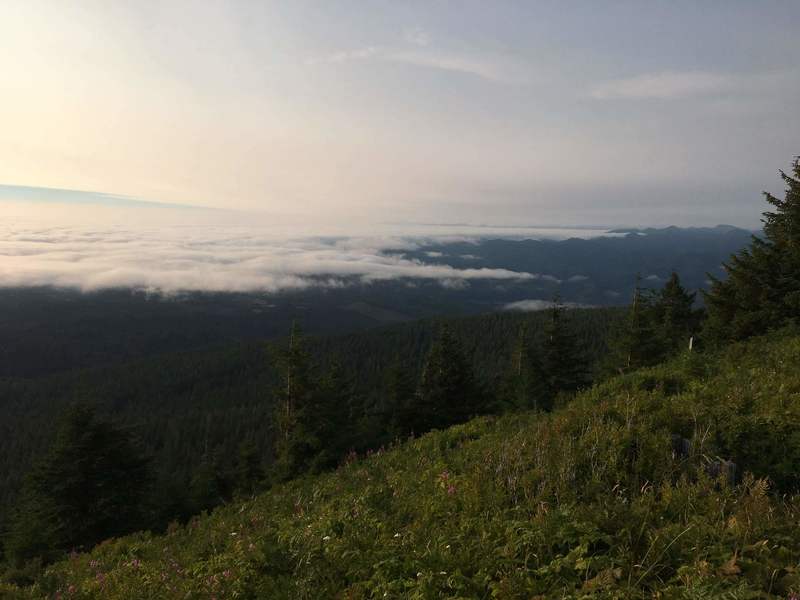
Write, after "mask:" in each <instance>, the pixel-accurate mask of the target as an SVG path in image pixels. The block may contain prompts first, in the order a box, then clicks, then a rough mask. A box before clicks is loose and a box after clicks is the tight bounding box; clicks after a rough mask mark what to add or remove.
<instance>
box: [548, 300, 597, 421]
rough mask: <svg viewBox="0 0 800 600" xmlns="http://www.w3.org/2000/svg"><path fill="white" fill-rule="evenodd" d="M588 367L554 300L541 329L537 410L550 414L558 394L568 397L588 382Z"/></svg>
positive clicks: (559, 301)
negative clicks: (567, 394)
mask: <svg viewBox="0 0 800 600" xmlns="http://www.w3.org/2000/svg"><path fill="white" fill-rule="evenodd" d="M588 371H589V365H588V362H587V359H586V356H585V354H584V353H583V351H582V350H581V348H580V344H579V343H578V339H577V337H576V336H575V334H574V333H573V331H572V330H571V328H570V325H569V323H568V320H567V317H566V311H565V308H564V305H563V304H562V303H561V300H560V298H558V297H556V298H555V300H554V301H553V307H552V308H551V309H550V318H549V319H548V320H547V322H546V324H545V327H544V339H543V340H542V348H541V351H540V366H539V373H540V375H541V378H542V384H543V385H542V387H543V390H544V394H543V395H542V397H541V402H540V405H539V406H538V408H540V409H542V410H551V409H552V408H553V402H554V401H555V398H556V396H558V394H560V393H563V392H566V393H572V392H576V391H577V390H579V389H580V388H581V387H583V386H584V385H585V384H586V383H587V381H588Z"/></svg>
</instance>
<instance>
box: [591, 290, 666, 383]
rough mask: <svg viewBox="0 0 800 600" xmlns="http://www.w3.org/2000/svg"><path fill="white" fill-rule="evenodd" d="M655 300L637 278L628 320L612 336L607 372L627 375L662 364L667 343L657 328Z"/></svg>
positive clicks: (606, 363) (607, 359)
mask: <svg viewBox="0 0 800 600" xmlns="http://www.w3.org/2000/svg"><path fill="white" fill-rule="evenodd" d="M652 305H653V301H652V298H651V296H650V295H649V294H646V293H645V292H644V291H643V290H642V288H641V286H640V278H639V277H638V276H637V278H636V285H635V287H634V292H633V300H632V302H631V305H630V308H629V309H628V314H627V316H626V318H625V320H624V321H623V322H622V323H621V325H620V327H619V329H618V330H617V331H616V332H614V333H613V334H612V337H611V339H610V341H609V352H608V354H607V356H606V359H605V370H606V371H607V372H609V373H624V372H627V371H632V370H636V369H639V368H641V367H646V366H650V365H654V364H656V363H658V362H659V361H660V360H661V359H662V358H663V356H664V344H663V341H662V340H661V338H660V336H659V331H658V329H657V328H656V327H655V324H654V319H653V311H652Z"/></svg>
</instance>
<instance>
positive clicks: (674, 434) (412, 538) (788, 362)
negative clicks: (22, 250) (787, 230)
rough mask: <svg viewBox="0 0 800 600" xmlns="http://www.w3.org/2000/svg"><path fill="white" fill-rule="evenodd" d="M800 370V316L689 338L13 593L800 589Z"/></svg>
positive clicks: (424, 594) (574, 593) (375, 594)
mask: <svg viewBox="0 0 800 600" xmlns="http://www.w3.org/2000/svg"><path fill="white" fill-rule="evenodd" d="M798 373H800V337H798V336H797V334H796V333H794V334H790V333H786V332H783V333H778V334H774V335H772V336H770V337H764V338H758V339H754V340H752V341H750V342H748V343H746V344H740V345H735V346H731V347H729V348H728V349H727V350H725V352H724V353H723V354H721V355H719V356H717V357H713V358H708V357H702V356H700V355H694V356H691V357H684V358H681V359H678V360H675V361H673V362H671V363H669V364H666V365H663V366H661V367H658V368H654V369H649V370H644V371H640V372H636V373H633V374H630V375H627V376H624V377H620V378H617V379H615V380H612V381H610V382H608V383H606V384H603V385H601V386H597V387H595V388H593V389H591V390H589V391H587V392H586V393H584V394H582V395H580V396H579V397H578V398H577V399H576V400H575V401H574V402H573V403H571V404H570V405H569V406H568V407H566V408H565V409H562V410H560V411H558V412H555V413H553V414H551V415H539V414H534V413H523V414H510V415H506V416H503V417H500V418H483V419H478V420H475V421H472V422H470V423H467V424H465V425H462V426H458V427H454V428H451V429H448V430H446V431H441V432H433V433H431V434H428V435H426V436H423V437H421V438H419V439H415V440H410V441H408V442H407V443H405V444H402V445H401V446H399V447H397V448H395V449H392V450H389V451H386V452H382V453H377V454H375V455H372V456H370V457H366V458H364V459H361V460H354V461H353V462H351V463H350V464H348V465H347V466H344V467H342V468H340V469H339V470H338V471H336V472H334V473H330V474H326V475H323V476H319V477H308V478H303V479H300V480H296V481H294V482H291V483H289V484H286V485H283V486H280V487H277V488H274V489H273V490H271V491H269V492H267V493H265V494H262V495H260V496H257V497H255V498H252V499H244V500H241V501H238V502H235V503H232V504H230V505H228V506H226V507H223V508H221V509H218V510H216V511H215V512H214V513H213V514H211V515H208V516H202V517H199V518H196V519H194V520H192V521H191V522H190V523H189V524H188V525H187V526H185V527H177V526H176V527H174V528H171V529H170V531H169V532H168V533H167V534H166V535H164V536H153V535H150V534H137V535H132V536H129V537H126V538H123V539H119V540H112V541H109V542H106V543H104V544H102V545H100V546H99V547H97V548H95V549H94V550H93V551H92V552H91V553H89V554H85V555H75V556H73V557H71V558H70V559H68V560H65V561H63V562H61V563H57V564H55V565H53V566H51V567H49V568H48V569H47V570H46V571H45V573H44V574H43V575H42V576H41V577H40V578H39V579H38V581H37V582H36V584H35V585H34V586H33V587H31V588H27V589H24V590H23V589H17V588H12V587H6V588H5V592H6V595H8V596H10V597H20V598H39V597H53V596H56V597H60V598H187V597H192V598H220V599H221V598H439V597H447V598H492V597H495V598H531V597H633V598H637V597H642V598H645V597H647V598H650V597H653V593H654V592H655V591H656V590H658V591H659V592H661V593H662V594H663V595H661V596H659V597H668V598H701V597H709V596H719V595H722V594H724V593H730V594H731V595H730V596H726V597H787V596H788V595H789V594H790V593H792V592H795V591H798V590H800V558H799V557H800V498H796V497H794V496H792V495H791V492H793V491H795V490H797V489H798V488H799V487H800V473H798V472H797V469H796V466H797V465H798V464H800V428H799V427H798V425H800V375H798ZM719 457H721V458H722V459H729V460H732V461H733V462H735V463H736V472H735V473H734V472H733V469H732V468H731V467H730V464H729V463H723V462H722V461H721V460H720V458H719ZM719 467H722V468H719ZM717 472H722V473H728V474H730V475H731V476H732V477H735V478H736V479H737V481H736V485H733V483H734V482H731V481H727V480H726V479H727V476H726V475H721V476H720V477H719V478H715V477H713V476H712V475H714V474H715V473H717ZM709 473H711V475H710V474H709ZM0 591H2V588H0Z"/></svg>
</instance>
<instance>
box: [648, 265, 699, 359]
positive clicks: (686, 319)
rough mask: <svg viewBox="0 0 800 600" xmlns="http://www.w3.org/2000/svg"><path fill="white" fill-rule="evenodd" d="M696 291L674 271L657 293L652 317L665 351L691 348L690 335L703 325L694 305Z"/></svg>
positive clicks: (670, 351)
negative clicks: (689, 287) (690, 288)
mask: <svg viewBox="0 0 800 600" xmlns="http://www.w3.org/2000/svg"><path fill="white" fill-rule="evenodd" d="M696 295H697V294H696V293H691V294H690V293H689V292H687V291H686V289H685V288H684V287H683V286H682V285H681V280H680V278H679V277H678V274H677V273H676V272H674V271H673V272H672V274H671V275H670V277H669V279H668V280H667V282H666V283H665V284H664V287H663V288H661V290H659V291H658V293H657V294H656V297H655V302H654V303H653V319H654V320H655V323H656V329H657V335H658V336H659V337H660V339H661V340H662V342H663V343H664V344H665V347H666V352H668V353H675V352H679V351H681V350H685V349H686V348H688V345H689V338H690V337H692V335H694V334H695V333H696V331H697V329H698V327H699V325H700V314H699V311H697V310H696V309H695V308H694V303H695V296H696Z"/></svg>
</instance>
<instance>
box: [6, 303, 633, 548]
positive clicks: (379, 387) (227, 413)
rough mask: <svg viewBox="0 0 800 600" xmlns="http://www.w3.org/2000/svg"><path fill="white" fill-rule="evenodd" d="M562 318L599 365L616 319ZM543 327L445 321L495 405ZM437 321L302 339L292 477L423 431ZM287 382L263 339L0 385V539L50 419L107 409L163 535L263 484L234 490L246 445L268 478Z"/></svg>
mask: <svg viewBox="0 0 800 600" xmlns="http://www.w3.org/2000/svg"><path fill="white" fill-rule="evenodd" d="M569 315H570V322H571V324H572V326H573V331H575V332H576V334H577V335H578V337H579V343H580V345H581V347H583V348H585V349H586V351H587V354H588V356H589V357H590V358H591V359H592V361H593V362H594V361H596V359H597V357H598V356H599V354H600V353H601V352H602V351H603V348H604V340H605V338H606V335H607V332H608V330H609V327H610V326H611V325H612V324H613V323H614V322H615V320H617V319H618V318H619V311H617V310H611V309H592V310H575V311H570V312H569ZM548 319H549V315H548V314H546V313H545V312H537V313H523V314H521V313H495V314H488V315H482V316H479V317H471V318H468V319H451V320H448V321H447V325H448V327H449V328H450V330H451V331H452V333H453V335H454V337H456V338H457V339H458V341H459V342H460V346H461V348H462V352H463V355H464V357H465V359H466V363H467V365H468V366H469V368H470V369H471V370H472V371H473V372H474V373H475V380H476V381H477V382H478V384H479V386H480V387H481V388H485V389H488V390H491V391H492V393H491V394H490V396H489V399H493V397H494V396H496V395H497V394H496V393H494V392H495V390H499V388H500V386H499V383H500V382H499V377H498V374H501V373H504V372H505V371H506V370H507V368H508V363H509V361H510V357H511V355H512V347H513V344H514V340H515V338H516V333H517V331H518V330H519V328H520V326H521V324H526V328H527V330H528V331H529V332H530V337H531V344H532V345H533V346H538V345H539V344H541V343H542V341H543V329H544V326H545V323H546V321H547V320H548ZM437 327H438V323H433V322H430V321H421V322H415V323H409V324H403V325H397V326H392V327H386V328H382V329H377V330H375V331H372V332H366V333H357V334H351V335H347V336H341V337H337V338H311V337H310V338H306V339H305V340H304V345H305V347H306V348H307V354H308V356H307V360H308V373H309V375H308V378H309V380H310V381H311V388H312V391H313V394H312V395H311V398H310V400H311V402H312V404H311V406H312V409H311V414H312V415H313V416H314V418H313V419H311V421H310V425H312V426H313V428H312V433H313V435H314V437H315V438H316V439H317V440H318V441H319V445H316V446H314V448H312V450H313V451H311V452H308V453H307V455H306V457H305V466H302V467H299V468H300V470H305V469H310V470H319V469H324V468H328V467H330V466H335V465H337V464H338V463H339V462H341V461H342V460H343V459H344V457H345V456H347V455H348V454H350V452H351V450H355V451H356V452H358V453H363V452H366V451H368V450H370V449H377V448H380V447H381V446H386V445H389V444H391V443H392V442H393V441H395V440H396V439H397V438H405V437H407V435H408V434H409V433H410V432H411V431H412V429H413V431H414V432H415V433H416V434H420V433H423V432H424V431H427V429H428V428H429V426H430V425H428V424H426V422H425V421H422V422H419V423H417V424H415V425H411V426H405V425H404V426H403V428H400V427H399V424H401V423H402V422H405V421H406V420H407V419H413V418H416V416H417V414H416V413H415V412H414V411H413V410H412V407H411V406H410V404H411V401H412V400H414V398H415V392H416V387H417V384H418V382H419V380H420V376H421V371H422V367H423V364H424V362H425V358H426V356H427V354H428V351H429V350H430V347H431V344H432V341H433V338H434V337H435V332H436V328H437ZM288 345H289V343H288V340H286V341H284V342H281V343H280V346H282V348H283V349H284V350H285V349H286V348H287V347H288ZM335 357H341V360H337V359H336V358H335ZM284 374H285V371H284V370H283V369H279V368H278V366H277V362H276V356H275V353H274V352H270V351H269V350H268V346H267V345H265V344H263V343H260V344H255V345H249V344H237V345H233V346H229V347H226V348H224V349H220V350H212V351H204V352H194V353H182V354H175V355H167V356H158V357H154V358H152V359H148V360H146V361H138V362H134V363H130V364H127V365H124V366H120V367H114V368H107V369H97V370H94V371H82V372H76V373H73V374H69V375H67V374H64V375H59V376H53V377H50V378H45V379H41V380H38V381H36V380H5V381H3V380H0V531H2V530H3V529H4V527H3V524H2V521H4V519H3V515H4V514H5V515H7V514H8V512H9V511H8V510H3V505H4V504H5V505H6V506H9V505H10V504H11V503H12V502H13V499H14V497H15V496H17V493H18V490H19V488H20V482H21V480H22V474H23V473H24V472H25V471H26V470H28V469H29V467H30V465H31V464H32V462H33V460H34V457H35V456H36V455H37V454H38V453H43V452H44V451H45V449H46V447H47V446H48V444H49V443H50V442H51V441H52V438H53V436H54V431H53V428H52V426H51V425H50V420H49V418H48V417H49V415H52V414H57V413H58V411H60V410H63V408H64V407H65V405H66V404H67V403H69V402H70V401H73V400H79V399H83V400H87V401H92V402H94V403H96V404H97V406H98V410H100V411H101V412H102V414H109V413H112V414H113V415H114V419H115V422H118V423H120V424H121V425H124V426H125V427H126V428H128V429H130V430H131V431H135V433H136V437H137V440H139V441H140V442H141V445H142V447H143V448H144V450H145V451H146V453H147V454H148V455H151V456H153V457H154V460H153V465H152V466H153V469H154V479H155V482H154V485H153V486H152V493H150V494H149V497H148V498H147V499H146V500H145V501H143V510H144V511H145V512H146V516H147V527H149V528H152V529H153V530H155V531H162V530H164V528H166V527H167V525H168V524H169V523H170V522H171V521H173V520H178V521H181V522H183V521H185V520H186V519H187V518H189V516H191V515H192V514H195V513H196V512H198V511H200V510H204V509H208V508H210V507H212V506H215V505H217V504H219V503H220V502H227V501H229V500H230V499H231V498H232V497H235V495H236V494H237V492H238V493H240V494H246V493H249V492H248V490H251V489H259V488H260V487H261V486H260V484H259V483H254V482H253V481H250V482H249V483H243V482H242V478H243V477H242V476H241V475H240V472H241V469H243V468H244V465H243V464H242V462H241V461H242V459H241V457H240V450H241V448H240V446H241V444H242V441H243V440H246V441H247V443H248V444H251V445H252V446H254V447H255V448H251V449H250V451H249V454H250V456H251V460H252V461H253V462H252V463H251V462H248V461H245V464H251V465H252V466H253V467H255V459H256V456H253V454H254V453H255V454H256V455H257V456H258V458H260V461H261V463H262V464H263V468H264V470H265V472H268V473H270V475H271V476H273V477H271V478H272V479H275V477H274V475H276V473H275V471H274V470H273V469H272V467H273V459H274V445H275V437H274V432H275V428H274V424H273V412H274V407H275V404H274V397H273V394H274V391H275V390H276V388H281V387H282V386H281V385H280V383H279V382H280V381H281V378H282V376H283V375H284ZM486 406H488V400H487V404H486ZM496 408H499V407H494V406H492V407H491V410H495V409H496ZM204 457H206V458H205V459H204ZM255 470H257V469H255ZM244 479H248V477H244ZM250 479H252V477H250ZM269 479H270V477H267V483H268V482H269ZM3 537H5V536H3Z"/></svg>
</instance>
